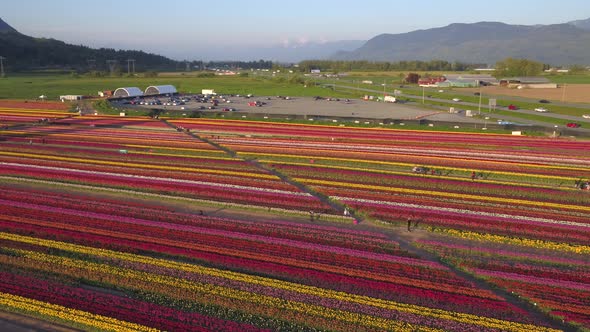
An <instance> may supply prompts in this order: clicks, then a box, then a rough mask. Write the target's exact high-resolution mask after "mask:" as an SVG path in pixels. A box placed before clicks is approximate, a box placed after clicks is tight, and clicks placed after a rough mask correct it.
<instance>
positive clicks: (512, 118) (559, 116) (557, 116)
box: [324, 84, 590, 134]
mask: <svg viewBox="0 0 590 332" xmlns="http://www.w3.org/2000/svg"><path fill="white" fill-rule="evenodd" d="M324 85H325V86H328V87H332V88H333V89H335V90H341V89H347V90H355V91H362V92H368V93H371V94H372V95H375V96H381V95H382V94H383V90H376V89H369V88H361V87H353V86H348V85H336V84H324ZM390 94H391V93H390ZM397 96H398V97H405V98H412V99H418V100H419V99H424V100H425V101H431V102H440V103H447V104H449V107H456V108H459V109H472V110H477V109H478V108H479V104H478V103H470V102H454V101H451V100H448V99H441V98H432V97H426V96H424V97H423V96H417V95H410V94H399V95H397ZM409 104H414V105H420V103H409ZM486 106H487V105H486ZM436 108H439V109H441V110H443V109H444V110H446V109H447V108H446V107H443V106H438V107H436ZM496 109H497V110H502V111H509V112H515V111H512V110H509V109H508V107H496ZM518 112H519V113H523V114H531V115H540V114H539V113H538V112H535V111H534V110H525V109H519V110H518ZM481 113H482V114H486V113H487V112H486V109H485V108H484V109H483V110H482V112H481ZM542 115H543V116H545V117H548V118H553V119H559V120H563V121H564V122H577V123H581V124H582V125H583V126H584V125H585V124H588V125H586V128H584V127H582V128H576V129H572V128H568V129H571V130H576V131H580V132H585V133H589V134H590V128H588V127H590V123H589V122H585V121H582V120H580V117H578V116H572V115H565V114H556V113H543V114H542ZM489 116H490V118H492V119H493V118H495V119H502V120H504V121H509V122H514V123H520V124H531V125H539V126H544V127H554V126H555V124H553V123H551V122H545V121H539V120H529V119H523V118H520V117H517V116H510V115H500V114H494V113H493V112H492V113H490V115H489ZM427 118H430V117H427ZM564 127H565V126H563V125H558V126H557V129H559V128H564Z"/></svg>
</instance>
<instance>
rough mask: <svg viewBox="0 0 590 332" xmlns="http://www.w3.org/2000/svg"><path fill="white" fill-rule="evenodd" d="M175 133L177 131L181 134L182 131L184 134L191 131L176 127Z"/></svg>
mask: <svg viewBox="0 0 590 332" xmlns="http://www.w3.org/2000/svg"><path fill="white" fill-rule="evenodd" d="M176 131H178V132H183V131H184V132H186V133H188V132H190V131H191V130H190V129H188V128H184V127H183V126H177V127H176Z"/></svg>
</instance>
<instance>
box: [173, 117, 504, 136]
mask: <svg viewBox="0 0 590 332" xmlns="http://www.w3.org/2000/svg"><path fill="white" fill-rule="evenodd" d="M166 119H170V120H174V119H173V118H166ZM182 122H186V123H193V124H215V125H223V126H238V127H247V126H251V127H256V128H258V127H260V126H261V125H272V126H274V127H276V126H281V127H285V128H288V127H311V128H313V129H319V128H327V129H331V130H342V129H344V130H346V131H359V132H367V131H377V132H385V133H388V132H402V133H403V132H406V133H422V131H420V130H409V129H394V128H384V127H370V128H365V127H346V128H342V127H335V126H333V125H322V124H313V125H310V124H305V123H281V124H277V123H269V122H267V121H253V120H231V119H223V120H222V119H182ZM428 132H429V133H441V134H445V135H465V136H506V137H512V136H511V135H510V134H496V133H468V132H451V131H441V130H429V131H428Z"/></svg>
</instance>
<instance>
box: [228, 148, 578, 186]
mask: <svg viewBox="0 0 590 332" xmlns="http://www.w3.org/2000/svg"><path fill="white" fill-rule="evenodd" d="M239 154H240V155H242V156H245V157H256V156H265V157H270V158H272V157H278V158H296V159H303V160H309V159H313V160H315V161H316V162H319V161H321V160H327V161H341V162H351V163H359V164H360V163H363V164H367V165H390V166H401V167H404V168H408V167H410V168H411V167H412V166H415V164H413V163H403V162H393V161H379V160H363V159H352V158H334V157H318V156H303V155H290V154H279V153H257V152H240V153H239ZM260 161H265V162H272V161H273V160H272V159H264V160H260ZM516 165H520V164H516ZM425 166H428V165H425ZM437 168H438V169H443V170H452V171H460V172H472V171H479V170H473V169H466V168H460V167H448V166H444V167H440V166H437ZM583 170H584V171H588V169H583ZM494 174H501V175H509V176H523V177H533V178H542V179H554V180H564V181H574V180H576V179H575V178H573V177H567V176H558V175H543V174H529V173H516V172H506V171H494Z"/></svg>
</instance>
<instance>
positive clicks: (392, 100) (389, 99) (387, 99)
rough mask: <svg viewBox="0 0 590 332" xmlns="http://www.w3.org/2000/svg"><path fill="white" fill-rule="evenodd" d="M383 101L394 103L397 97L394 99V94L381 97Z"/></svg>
mask: <svg viewBox="0 0 590 332" xmlns="http://www.w3.org/2000/svg"><path fill="white" fill-rule="evenodd" d="M383 101H384V102H386V103H395V102H397V99H395V97H394V96H385V97H384V98H383Z"/></svg>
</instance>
